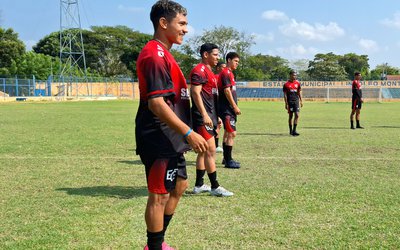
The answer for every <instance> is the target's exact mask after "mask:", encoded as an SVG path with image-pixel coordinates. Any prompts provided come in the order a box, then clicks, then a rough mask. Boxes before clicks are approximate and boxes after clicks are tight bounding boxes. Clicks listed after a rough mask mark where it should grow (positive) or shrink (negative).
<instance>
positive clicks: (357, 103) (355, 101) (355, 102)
mask: <svg viewBox="0 0 400 250" xmlns="http://www.w3.org/2000/svg"><path fill="white" fill-rule="evenodd" d="M361 107H362V101H361V99H360V98H357V97H356V98H354V97H353V98H351V109H352V110H355V109H361Z"/></svg>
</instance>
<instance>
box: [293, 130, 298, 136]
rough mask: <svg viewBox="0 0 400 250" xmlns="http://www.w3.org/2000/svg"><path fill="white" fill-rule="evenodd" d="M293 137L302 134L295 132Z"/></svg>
mask: <svg viewBox="0 0 400 250" xmlns="http://www.w3.org/2000/svg"><path fill="white" fill-rule="evenodd" d="M292 135H293V136H299V135H300V134H299V133H297V132H296V131H293V132H292Z"/></svg>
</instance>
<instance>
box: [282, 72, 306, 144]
mask: <svg viewBox="0 0 400 250" xmlns="http://www.w3.org/2000/svg"><path fill="white" fill-rule="evenodd" d="M283 97H284V99H285V109H286V110H287V111H288V113H289V133H290V134H291V135H293V136H298V135H300V134H299V133H297V130H296V129H297V124H298V122H299V115H300V107H303V100H302V97H301V86H300V83H299V82H298V81H297V73H296V72H295V71H290V79H289V81H287V82H286V83H285V84H284V85H283ZM293 113H294V121H292V120H293Z"/></svg>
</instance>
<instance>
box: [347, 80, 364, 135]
mask: <svg viewBox="0 0 400 250" xmlns="http://www.w3.org/2000/svg"><path fill="white" fill-rule="evenodd" d="M360 80H361V73H360V72H356V73H354V81H353V84H352V93H353V95H352V98H351V113H350V124H351V126H350V128H351V129H355V128H354V115H356V122H357V125H356V128H361V129H363V127H361V125H360V113H361V106H362V103H363V102H364V100H363V99H362V91H361V82H360Z"/></svg>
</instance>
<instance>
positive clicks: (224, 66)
mask: <svg viewBox="0 0 400 250" xmlns="http://www.w3.org/2000/svg"><path fill="white" fill-rule="evenodd" d="M224 68H226V63H225V62H218V63H217V66H216V67H215V69H216V70H217V74H215V77H216V78H217V81H218V78H219V73H221V71H222V70H223V69H224ZM217 102H218V100H217ZM221 127H222V120H221V118H219V117H218V126H217V129H216V131H217V135H216V136H215V147H216V148H217V153H222V152H224V150H223V149H222V148H221V147H220V146H219V132H220V131H221ZM224 134H225V133H224Z"/></svg>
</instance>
